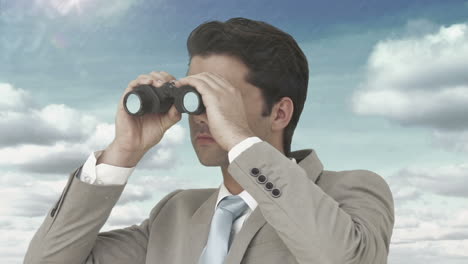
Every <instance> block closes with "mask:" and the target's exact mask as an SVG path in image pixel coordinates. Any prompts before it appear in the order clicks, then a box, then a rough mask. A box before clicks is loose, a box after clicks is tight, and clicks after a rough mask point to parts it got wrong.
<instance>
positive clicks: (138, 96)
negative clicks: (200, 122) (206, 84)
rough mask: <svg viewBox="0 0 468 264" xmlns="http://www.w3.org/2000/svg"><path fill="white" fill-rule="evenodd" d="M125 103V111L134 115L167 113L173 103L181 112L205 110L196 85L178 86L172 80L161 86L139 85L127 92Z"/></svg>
mask: <svg viewBox="0 0 468 264" xmlns="http://www.w3.org/2000/svg"><path fill="white" fill-rule="evenodd" d="M123 104H124V108H125V111H126V112H127V113H128V114H130V115H133V116H141V115H144V114H146V113H167V111H169V109H170V108H171V106H172V104H175V107H176V108H177V111H179V112H180V113H188V114H192V115H199V114H202V113H203V112H205V105H204V104H203V101H202V96H201V94H200V93H199V92H198V91H197V90H196V89H195V87H193V86H191V85H184V86H181V87H179V88H177V87H176V86H175V85H174V84H173V83H171V82H166V83H164V84H163V85H162V86H161V87H154V86H151V85H139V86H137V87H136V88H135V89H134V90H133V91H131V92H128V93H127V94H125V97H124V100H123Z"/></svg>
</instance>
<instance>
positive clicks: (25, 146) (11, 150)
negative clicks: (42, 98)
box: [0, 84, 186, 174]
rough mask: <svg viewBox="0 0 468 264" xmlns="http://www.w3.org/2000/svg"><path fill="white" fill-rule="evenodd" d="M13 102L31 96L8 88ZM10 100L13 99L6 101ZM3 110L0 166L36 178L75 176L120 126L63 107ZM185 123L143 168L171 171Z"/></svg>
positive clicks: (6, 106) (7, 107) (166, 137)
mask: <svg viewBox="0 0 468 264" xmlns="http://www.w3.org/2000/svg"><path fill="white" fill-rule="evenodd" d="M0 87H3V89H4V91H7V93H8V96H9V98H11V101H14V100H16V101H17V102H21V101H22V100H23V101H24V100H25V99H24V98H30V97H31V96H30V95H29V93H28V92H27V91H25V90H21V89H15V88H14V87H12V86H11V85H9V84H3V85H1V86H0ZM6 101H8V100H6ZM1 106H3V109H2V108H0V116H2V118H1V119H0V165H3V166H6V167H8V168H10V169H21V170H23V171H29V172H35V173H55V174H64V173H70V172H72V171H73V170H74V169H75V168H77V167H79V166H80V165H81V164H83V163H84V162H85V161H86V159H87V158H88V156H89V155H90V154H91V152H93V151H97V150H102V149H105V148H106V147H107V146H108V145H109V144H110V143H111V142H112V140H113V139H114V137H115V125H114V124H108V123H104V122H100V121H99V120H97V118H95V117H94V116H91V115H88V114H85V113H83V112H81V111H78V110H76V109H73V108H70V107H68V106H66V105H64V104H60V105H59V104H51V105H46V106H44V107H42V108H24V109H17V110H12V109H11V108H14V106H12V105H11V104H6V103H3V104H2V105H1ZM185 135H186V133H185V130H184V128H183V127H182V126H181V125H180V124H175V125H174V126H172V127H171V128H170V129H169V130H168V131H167V132H166V134H165V135H164V137H163V139H162V140H161V142H160V143H159V144H158V145H156V146H155V147H153V148H152V149H150V150H149V151H148V153H146V154H145V156H144V158H143V159H142V161H141V162H140V163H139V165H138V167H139V168H146V169H155V168H171V167H173V166H174V165H175V160H177V156H176V155H175V154H174V147H175V146H176V145H178V144H180V143H181V142H183V140H184V139H185Z"/></svg>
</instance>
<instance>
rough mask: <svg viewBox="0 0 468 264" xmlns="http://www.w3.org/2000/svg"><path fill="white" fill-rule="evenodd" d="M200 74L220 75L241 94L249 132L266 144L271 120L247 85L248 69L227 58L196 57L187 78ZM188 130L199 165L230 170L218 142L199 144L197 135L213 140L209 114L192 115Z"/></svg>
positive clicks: (256, 91) (257, 93)
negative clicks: (204, 135)
mask: <svg viewBox="0 0 468 264" xmlns="http://www.w3.org/2000/svg"><path fill="white" fill-rule="evenodd" d="M201 72H213V73H217V74H219V75H221V76H222V77H223V78H225V79H226V80H227V81H228V82H230V83H231V84H232V85H233V86H234V87H235V88H237V89H239V90H240V91H241V94H242V98H243V101H244V105H243V107H244V110H245V113H246V114H247V119H248V122H249V126H250V129H251V130H252V131H253V132H254V133H255V135H256V136H258V137H259V138H261V139H262V140H265V141H267V139H268V138H269V137H270V125H269V123H268V122H269V119H268V118H267V117H261V111H262V107H263V104H264V101H263V98H262V96H261V91H260V89H259V88H258V87H256V86H253V85H252V84H249V83H247V82H246V81H245V77H246V76H247V72H248V68H247V66H245V64H244V63H242V62H241V61H240V60H238V59H236V58H234V57H231V56H227V55H210V56H207V57H200V56H194V57H193V58H192V60H191V62H190V68H189V71H188V73H187V75H193V74H197V73H201ZM189 126H190V138H191V140H192V145H193V148H194V149H195V152H196V154H197V156H198V159H199V160H200V163H202V164H203V165H205V166H223V165H224V166H227V165H228V164H229V159H228V152H227V151H225V150H224V149H222V148H221V147H220V146H219V145H218V144H217V142H216V141H212V142H206V141H197V136H198V134H207V135H209V136H211V137H212V135H211V133H210V124H209V123H208V119H207V116H206V112H205V113H203V114H201V115H189Z"/></svg>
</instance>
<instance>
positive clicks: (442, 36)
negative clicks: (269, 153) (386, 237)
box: [0, 0, 468, 264]
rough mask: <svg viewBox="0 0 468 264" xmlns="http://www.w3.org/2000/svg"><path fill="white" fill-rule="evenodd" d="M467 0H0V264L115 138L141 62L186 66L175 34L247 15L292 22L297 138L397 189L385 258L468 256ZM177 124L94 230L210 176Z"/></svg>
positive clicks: (178, 72)
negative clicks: (297, 76) (299, 105)
mask: <svg viewBox="0 0 468 264" xmlns="http://www.w3.org/2000/svg"><path fill="white" fill-rule="evenodd" d="M467 14H468V1H370V0H369V1H361V0H359V1H294V2H286V1H212V0H210V1H196V2H195V1H163V0H160V1H144V0H129V1H119V2H115V3H112V5H109V3H108V1H104V0H78V1H72V0H61V1H58V0H34V1H32V0H29V1H26V0H17V1H7V0H0V62H1V63H0V92H1V95H0V97H1V98H0V182H1V183H2V184H1V187H0V191H1V193H5V194H6V195H5V196H6V197H8V198H6V199H3V201H2V202H0V215H1V219H0V232H1V233H2V234H6V236H3V237H2V238H1V239H0V261H1V262H2V263H20V262H21V261H22V257H23V256H24V251H25V249H26V247H27V244H28V243H29V240H30V239H31V237H32V235H33V233H34V232H35V230H36V229H37V228H38V226H39V225H40V223H41V222H42V219H43V217H44V216H45V214H46V212H47V210H48V209H49V207H50V206H52V204H53V203H54V201H55V200H56V199H57V198H58V196H59V195H60V192H61V190H62V188H63V186H64V184H65V180H66V176H67V174H68V173H70V172H72V171H73V170H74V169H75V168H77V167H79V166H80V165H81V164H82V163H84V162H85V161H86V159H87V158H88V156H89V154H90V153H91V152H92V151H96V150H101V149H103V148H105V147H106V146H107V145H108V144H109V143H110V142H111V141H112V139H113V133H114V130H113V129H114V127H113V125H114V118H115V110H116V106H117V105H116V104H117V102H118V100H119V98H120V97H121V95H122V92H123V90H124V89H125V87H126V86H127V84H128V83H129V82H130V81H131V80H133V79H135V78H136V77H137V76H138V75H140V74H146V73H149V72H151V71H154V70H155V71H167V72H169V73H171V74H172V75H174V76H175V77H176V78H181V77H183V76H185V73H186V71H187V63H188V57H187V51H186V46H185V45H186V38H187V36H188V34H189V33H190V32H191V31H192V30H193V29H194V28H195V27H196V26H197V25H199V24H201V23H203V22H205V21H208V20H221V21H225V20H227V19H229V18H231V17H237V16H242V17H246V18H250V19H255V20H262V21H265V22H268V23H270V24H272V25H274V26H276V27H278V28H280V29H282V30H284V31H286V32H288V33H289V34H291V35H292V36H293V37H294V38H295V39H296V41H297V42H298V44H299V46H300V47H301V48H302V49H303V51H304V53H305V54H306V56H307V58H308V61H309V69H310V76H309V87H308V89H309V90H308V97H307V101H306V104H305V107H304V110H303V113H302V116H301V120H300V122H299V124H298V127H297V129H296V131H295V135H294V138H293V144H292V149H293V150H297V149H303V148H313V149H315V150H316V151H317V154H318V156H319V158H320V160H321V161H322V163H323V164H324V166H325V169H327V170H337V171H338V170H352V169H368V170H372V171H374V172H377V173H379V174H380V175H382V176H383V177H384V178H385V179H386V180H387V182H388V183H389V185H390V188H391V189H392V192H393V194H394V198H395V206H396V226H395V229H394V234H393V236H392V244H391V251H390V256H389V262H390V263H441V262H442V261H443V262H444V263H449V264H455V263H466V262H467V261H468V254H467V253H466V252H468V225H467V224H466V223H468V206H466V204H468V203H467V202H468V187H466V186H468V162H467V160H468V159H467V158H468V119H467V118H466V114H465V113H467V112H468V78H466V77H465V76H466V67H467V66H468V65H467V64H468V63H466V62H465V61H468V29H467V27H468V15H467ZM188 135H189V128H188V120H187V117H186V116H185V115H183V118H182V120H181V121H180V122H179V123H178V124H177V125H176V126H174V127H173V128H172V130H171V131H170V133H168V134H167V135H166V136H165V138H164V139H163V141H162V142H161V144H160V145H158V146H157V147H156V148H154V149H152V150H151V151H150V152H149V153H147V155H145V159H144V160H143V161H142V162H141V164H139V165H138V167H137V169H136V170H135V172H134V174H133V175H132V176H131V178H130V180H129V183H128V186H127V187H126V189H125V191H124V194H123V195H122V198H121V200H120V201H119V203H118V204H117V205H116V207H115V208H114V210H113V212H112V214H111V216H110V218H109V221H108V222H107V223H106V225H105V226H104V228H103V230H107V229H113V228H119V227H123V226H128V225H131V224H134V223H138V222H140V221H141V220H143V219H144V218H146V217H147V216H148V214H149V211H150V209H151V208H152V206H154V205H155V204H156V203H157V201H158V200H159V199H160V198H161V197H162V196H164V195H165V194H167V193H168V192H170V191H172V190H174V189H176V188H204V187H217V186H218V185H219V184H220V183H221V180H222V177H221V172H220V170H219V169H218V168H212V167H203V166H202V165H201V164H200V163H199V162H198V159H197V157H196V155H195V153H194V151H193V148H192V145H191V143H190V139H189V137H188Z"/></svg>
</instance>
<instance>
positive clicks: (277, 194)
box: [271, 188, 281, 198]
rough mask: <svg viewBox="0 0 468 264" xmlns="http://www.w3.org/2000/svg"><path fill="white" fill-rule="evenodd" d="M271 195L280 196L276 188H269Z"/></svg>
mask: <svg viewBox="0 0 468 264" xmlns="http://www.w3.org/2000/svg"><path fill="white" fill-rule="evenodd" d="M271 196H273V197H275V198H277V197H280V196H281V191H280V190H279V189H278V188H275V189H273V190H271Z"/></svg>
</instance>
